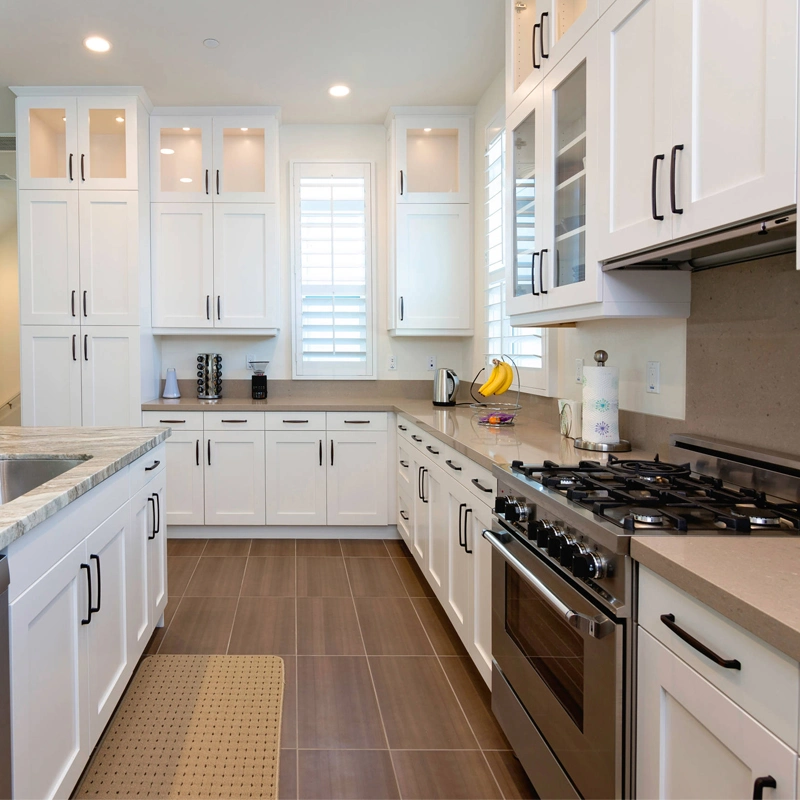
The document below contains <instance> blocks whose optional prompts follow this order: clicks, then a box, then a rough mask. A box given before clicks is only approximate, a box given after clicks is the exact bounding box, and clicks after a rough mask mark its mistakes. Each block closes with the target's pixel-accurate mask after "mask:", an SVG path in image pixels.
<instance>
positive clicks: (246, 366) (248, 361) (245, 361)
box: [244, 356, 256, 370]
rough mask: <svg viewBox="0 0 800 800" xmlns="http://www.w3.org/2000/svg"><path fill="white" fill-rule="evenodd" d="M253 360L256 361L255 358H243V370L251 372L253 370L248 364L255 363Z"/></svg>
mask: <svg viewBox="0 0 800 800" xmlns="http://www.w3.org/2000/svg"><path fill="white" fill-rule="evenodd" d="M255 360H256V357H255V356H245V357H244V368H245V369H249V370H252V369H253V367H251V366H250V362H251V361H255Z"/></svg>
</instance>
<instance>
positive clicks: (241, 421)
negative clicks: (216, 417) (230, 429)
mask: <svg viewBox="0 0 800 800" xmlns="http://www.w3.org/2000/svg"><path fill="white" fill-rule="evenodd" d="M220 422H226V423H228V422H229V423H231V424H233V423H237V424H244V423H245V422H247V420H246V419H221V420H220Z"/></svg>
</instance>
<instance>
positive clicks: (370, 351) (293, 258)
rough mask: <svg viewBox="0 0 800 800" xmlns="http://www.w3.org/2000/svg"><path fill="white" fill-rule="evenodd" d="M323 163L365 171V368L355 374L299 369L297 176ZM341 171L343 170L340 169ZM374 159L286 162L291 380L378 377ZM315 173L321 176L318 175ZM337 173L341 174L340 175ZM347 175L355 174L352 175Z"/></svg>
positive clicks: (300, 280)
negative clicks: (312, 371)
mask: <svg viewBox="0 0 800 800" xmlns="http://www.w3.org/2000/svg"><path fill="white" fill-rule="evenodd" d="M325 165H330V166H331V167H334V170H333V171H334V172H336V171H337V170H336V168H343V167H355V166H358V167H361V168H363V169H364V171H365V172H366V173H368V174H367V176H366V177H367V179H366V180H365V184H364V185H365V188H366V190H367V193H368V198H367V202H366V203H365V216H366V221H365V226H364V229H365V233H366V239H367V241H366V242H365V256H366V259H367V269H366V296H365V299H366V317H367V322H366V331H367V358H366V372H365V373H364V374H359V375H347V374H331V375H324V374H323V375H320V374H309V373H307V372H304V371H303V369H302V366H303V362H302V313H303V310H302V290H301V286H302V270H301V269H300V263H299V256H300V241H299V236H300V225H299V224H298V211H299V200H300V198H299V193H298V188H299V180H300V178H301V177H312V176H309V175H306V176H303V175H302V171H303V167H304V166H307V167H311V168H314V167H316V168H319V169H322V168H323V167H324V166H325ZM342 172H344V170H342ZM376 172H377V170H376V163H375V162H374V161H369V160H361V159H331V158H323V159H314V158H302V159H293V160H291V161H290V162H289V239H290V255H289V258H290V263H289V269H290V271H291V278H292V279H291V285H292V311H291V314H292V352H291V362H292V380H301V381H302V380H315V381H374V380H377V378H378V352H377V351H378V336H377V314H376V311H375V303H376V284H377V274H376V270H377V264H376V261H377V253H378V247H377V214H376V209H375V204H376V183H377V175H376ZM319 177H323V176H322V175H320V176H319ZM340 177H344V175H341V176H340ZM351 177H356V176H355V175H352V176H351Z"/></svg>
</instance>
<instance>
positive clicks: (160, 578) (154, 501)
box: [145, 440, 169, 629]
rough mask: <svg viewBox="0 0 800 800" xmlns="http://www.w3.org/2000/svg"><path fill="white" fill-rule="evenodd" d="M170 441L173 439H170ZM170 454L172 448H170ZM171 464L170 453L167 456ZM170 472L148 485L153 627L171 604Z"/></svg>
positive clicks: (162, 471) (149, 560)
mask: <svg viewBox="0 0 800 800" xmlns="http://www.w3.org/2000/svg"><path fill="white" fill-rule="evenodd" d="M167 441H169V440H167ZM166 452H167V454H169V451H166ZM167 465H169V455H168V456H167ZM168 474H169V473H168V472H167V470H166V469H162V470H161V471H160V472H157V473H156V474H155V476H154V477H153V479H152V480H151V481H150V483H149V484H148V485H147V486H146V487H145V489H146V490H147V491H149V493H150V498H151V501H150V504H151V505H154V506H155V508H153V509H151V513H152V515H153V517H152V522H153V525H152V528H151V529H150V531H149V532H148V534H147V545H148V550H149V552H148V554H147V587H148V591H147V593H148V597H149V601H150V624H151V629H152V628H153V627H155V626H156V625H157V624H158V621H159V620H160V619H161V616H162V615H163V613H164V609H165V608H166V607H167V514H166V511H167V482H168Z"/></svg>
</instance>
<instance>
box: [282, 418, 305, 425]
mask: <svg viewBox="0 0 800 800" xmlns="http://www.w3.org/2000/svg"><path fill="white" fill-rule="evenodd" d="M283 422H284V423H285V424H287V425H307V424H308V420H307V419H285V420H283Z"/></svg>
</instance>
